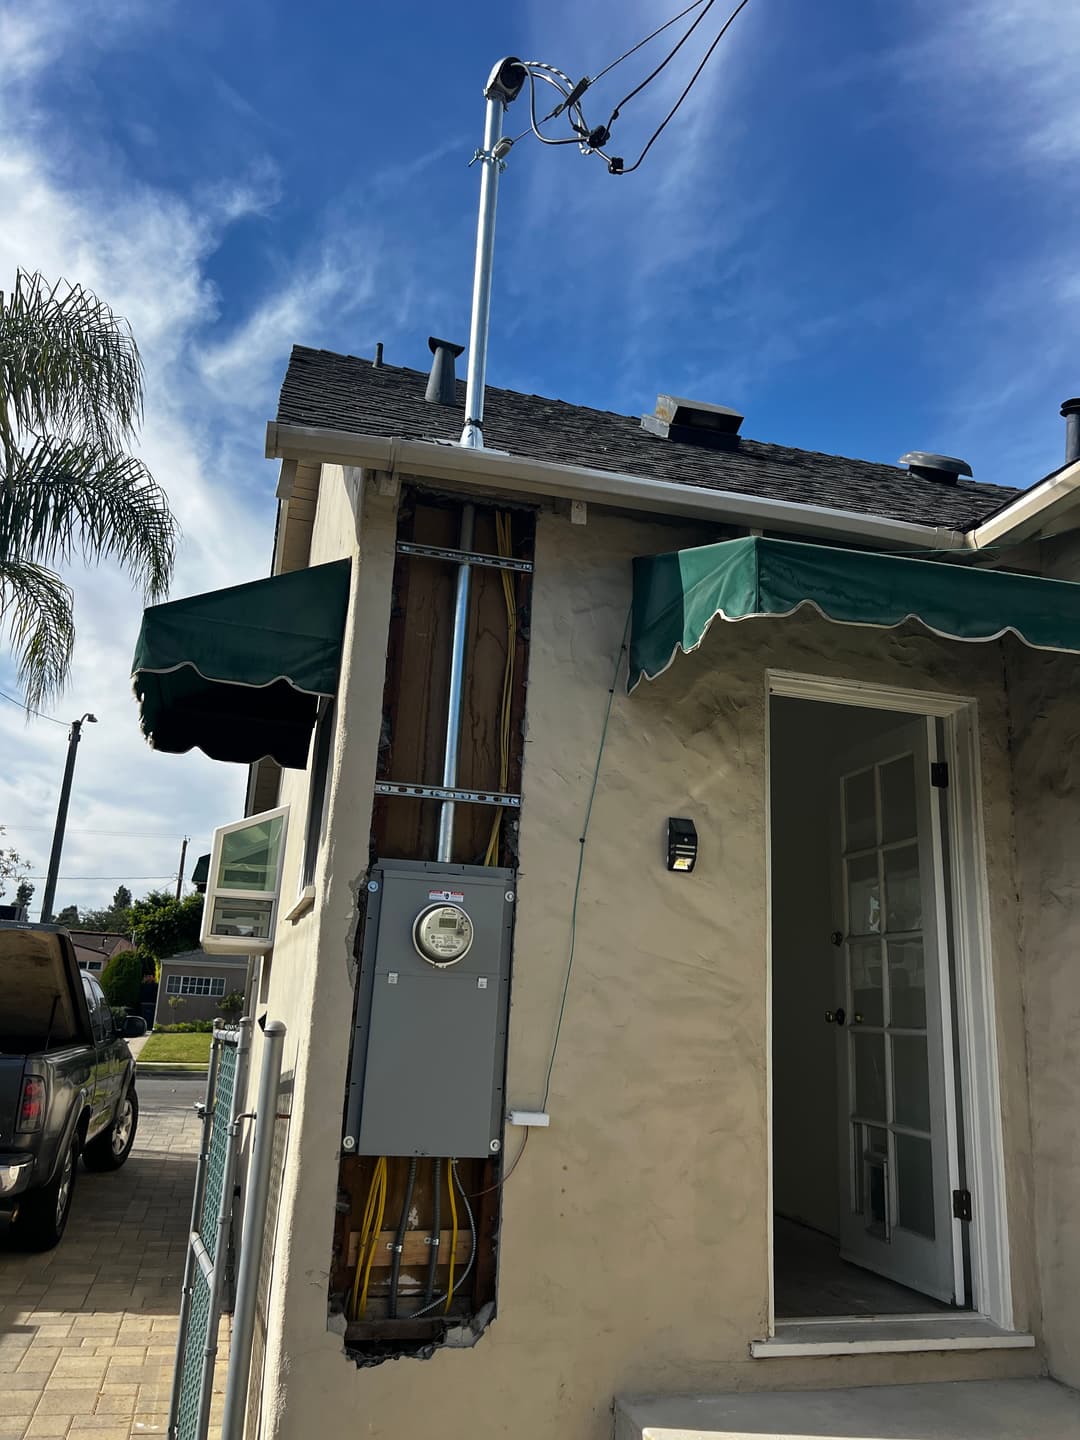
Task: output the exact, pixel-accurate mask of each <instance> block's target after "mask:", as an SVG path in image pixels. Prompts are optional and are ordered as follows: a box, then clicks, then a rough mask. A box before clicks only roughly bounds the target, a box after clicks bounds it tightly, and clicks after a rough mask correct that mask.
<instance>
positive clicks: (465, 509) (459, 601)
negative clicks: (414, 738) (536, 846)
mask: <svg viewBox="0 0 1080 1440" xmlns="http://www.w3.org/2000/svg"><path fill="white" fill-rule="evenodd" d="M475 526H476V506H475V505H473V504H472V502H471V501H470V502H468V503H467V504H465V505H463V506H462V507H461V538H460V540H459V542H458V548H459V549H461V550H471V549H472V548H473V532H474V530H475ZM471 578H472V566H470V565H459V566H458V576H457V594H456V595H455V598H454V631H453V637H452V639H451V642H450V686H449V690H450V694H449V698H448V700H447V705H446V749H445V751H444V754H443V773H442V783H443V785H444V786H445V787H446V788H447V789H452V788H453V787H454V786H456V785H457V775H458V753H459V751H460V749H461V715H462V710H463V708H464V703H465V639H466V635H467V632H468V628H469V588H470V581H471ZM453 851H454V802H453V800H444V801H443V802H442V810H441V811H440V813H439V843H438V848H437V850H436V854H435V858H436V859H437V860H438V861H439V862H440V864H446V863H448V862H449V861H450V860H451V859H452V858H453Z"/></svg>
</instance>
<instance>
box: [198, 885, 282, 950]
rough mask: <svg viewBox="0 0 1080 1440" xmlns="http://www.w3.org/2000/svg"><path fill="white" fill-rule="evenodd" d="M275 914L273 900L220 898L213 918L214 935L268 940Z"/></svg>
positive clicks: (217, 899) (217, 900) (215, 906)
mask: <svg viewBox="0 0 1080 1440" xmlns="http://www.w3.org/2000/svg"><path fill="white" fill-rule="evenodd" d="M273 913H274V905H273V901H272V900H228V899H226V898H225V897H224V896H218V897H216V898H215V900H214V910H213V915H212V917H211V926H212V933H213V934H214V935H240V936H244V937H250V938H253V939H258V940H268V939H269V938H270V921H271V919H272V917H273Z"/></svg>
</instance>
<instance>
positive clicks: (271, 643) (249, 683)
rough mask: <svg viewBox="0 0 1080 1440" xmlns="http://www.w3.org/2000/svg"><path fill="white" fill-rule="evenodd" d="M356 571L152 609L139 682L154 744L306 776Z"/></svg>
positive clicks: (141, 644) (341, 567)
mask: <svg viewBox="0 0 1080 1440" xmlns="http://www.w3.org/2000/svg"><path fill="white" fill-rule="evenodd" d="M349 574H350V562H349V561H348V560H336V561H333V562H332V563H331V564H329V565H316V566H312V567H311V568H310V569H306V570H294V571H290V572H289V573H288V574H285V575H273V576H271V577H270V578H269V579H266V580H254V581H251V582H250V583H248V584H246V585H233V586H230V587H229V588H228V589H226V590H212V591H209V592H208V593H206V594H203V595H192V596H189V597H188V598H187V599H185V600H172V601H169V602H167V603H166V604H164V605H151V606H149V607H148V608H147V609H146V610H145V611H144V612H143V623H142V629H141V630H140V632H139V639H138V642H137V644H136V647H135V659H134V661H133V664H132V684H133V686H134V689H135V694H136V696H137V698H138V701H139V712H140V721H141V724H142V729H143V733H144V734H145V735H146V737H147V739H148V740H149V741H150V744H151V745H152V746H153V748H154V749H155V750H164V751H167V752H169V753H171V754H180V753H183V752H185V751H187V750H191V749H194V748H198V749H200V750H203V751H204V752H205V753H206V754H207V755H209V756H211V758H213V759H214V760H228V761H236V762H239V763H241V764H251V763H253V762H254V761H256V760H261V759H263V758H265V757H269V758H271V759H274V760H276V761H277V763H278V764H279V765H283V766H286V767H291V768H294V769H303V767H304V766H305V765H306V764H307V756H308V749H309V746H310V743H311V732H312V729H313V728H314V725H315V720H316V717H317V715H318V710H319V704H320V702H321V701H322V700H323V699H324V698H326V699H329V698H332V697H333V696H334V695H335V694H336V693H337V686H338V674H339V671H340V668H341V642H342V636H343V634H344V630H345V617H346V614H347V611H348V604H349Z"/></svg>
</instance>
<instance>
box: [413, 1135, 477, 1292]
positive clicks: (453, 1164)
mask: <svg viewBox="0 0 1080 1440" xmlns="http://www.w3.org/2000/svg"><path fill="white" fill-rule="evenodd" d="M457 1163H458V1162H457V1161H456V1160H451V1161H450V1164H449V1175H448V1177H447V1178H448V1179H449V1178H450V1175H452V1176H453V1185H456V1186H457V1190H458V1194H459V1195H460V1197H461V1203H462V1204H463V1205H464V1206H465V1214H466V1216H467V1217H468V1220H469V1234H470V1235H471V1236H472V1248H471V1250H470V1251H469V1263H468V1264H467V1265H466V1266H465V1269H464V1270H463V1271H462V1272H461V1278H460V1279H459V1280H458V1281H457V1284H456V1285H455V1284H454V1281H453V1270H451V1272H450V1284H449V1285H448V1286H447V1293H446V1294H445V1295H440V1296H439V1297H438V1298H437V1299H435V1300H433V1301H432V1302H431V1304H430V1305H425V1306H424V1308H423V1309H422V1310H414V1311H413V1313H412V1314H411V1315H410V1316H409V1317H408V1318H409V1319H410V1320H419V1319H420V1317H421V1316H422V1315H428V1314H430V1312H431V1311H432V1310H434V1309H435V1308H436V1307H437V1306H439V1305H443V1314H444V1315H445V1314H446V1313H447V1311H448V1310H449V1309H450V1302H451V1300H453V1298H454V1293H455V1291H457V1290H460V1289H461V1288H462V1286H463V1285H464V1284H465V1281H466V1280H467V1279H468V1278H469V1275H470V1273H471V1271H472V1268H473V1265H474V1264H475V1263H476V1249H477V1242H476V1217H475V1216H474V1215H473V1210H472V1206H471V1205H470V1204H469V1197H468V1195H466V1194H465V1187H464V1186H463V1185H462V1183H461V1176H460V1175H459V1174H458V1168H457ZM453 1185H451V1186H450V1187H449V1189H450V1205H451V1213H452V1215H453V1218H454V1224H455V1227H456V1224H457V1205H456V1202H455V1199H454V1189H453ZM454 1233H455V1234H456V1233H457V1232H456V1229H455V1232H454ZM456 1248H457V1246H456V1242H455V1246H454V1249H456ZM454 1258H455V1257H454V1254H453V1252H451V1256H450V1259H451V1263H452V1262H453V1260H454ZM444 1301H445V1305H444V1303H443V1302H444Z"/></svg>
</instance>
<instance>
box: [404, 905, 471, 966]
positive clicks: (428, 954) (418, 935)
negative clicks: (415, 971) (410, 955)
mask: <svg viewBox="0 0 1080 1440" xmlns="http://www.w3.org/2000/svg"><path fill="white" fill-rule="evenodd" d="M472 942H473V923H472V921H471V920H470V919H469V917H468V915H466V913H465V911H464V910H463V909H462V908H461V906H460V905H429V906H428V908H427V909H426V910H421V911H420V914H419V915H418V916H417V917H416V921H415V923H414V925H413V944H414V945H415V946H416V953H417V954H418V955H419V956H420V958H421V959H422V960H426V961H427V962H428V964H429V965H434V966H436V968H437V969H439V970H445V969H447V968H448V967H449V966H450V965H456V964H457V962H458V961H459V960H463V959H464V958H465V956H466V955H467V954H468V953H469V948H470V946H471V945H472Z"/></svg>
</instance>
